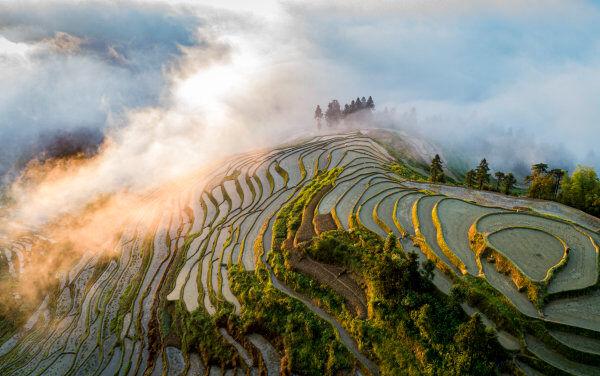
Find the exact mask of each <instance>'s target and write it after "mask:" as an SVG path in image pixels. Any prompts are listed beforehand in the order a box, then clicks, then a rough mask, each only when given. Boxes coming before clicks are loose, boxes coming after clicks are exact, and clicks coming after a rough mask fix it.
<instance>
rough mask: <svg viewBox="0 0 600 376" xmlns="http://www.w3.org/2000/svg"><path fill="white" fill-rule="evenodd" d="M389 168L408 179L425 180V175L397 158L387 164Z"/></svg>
mask: <svg viewBox="0 0 600 376" xmlns="http://www.w3.org/2000/svg"><path fill="white" fill-rule="evenodd" d="M389 168H390V170H392V172H394V173H396V174H398V175H399V176H401V177H403V178H405V179H408V180H416V181H427V177H426V176H425V175H423V174H421V173H419V172H417V171H415V170H414V169H412V168H410V167H409V166H408V165H406V164H405V163H403V162H401V161H400V160H399V159H398V160H397V161H396V162H394V163H392V164H390V165H389Z"/></svg>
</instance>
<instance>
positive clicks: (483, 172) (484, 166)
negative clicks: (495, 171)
mask: <svg viewBox="0 0 600 376" xmlns="http://www.w3.org/2000/svg"><path fill="white" fill-rule="evenodd" d="M489 171H490V166H488V163H487V161H486V160H485V158H483V159H482V160H481V162H479V166H477V169H475V181H476V182H477V188H478V189H483V187H484V185H485V184H489V182H490V174H489Z"/></svg>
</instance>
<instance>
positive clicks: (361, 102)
mask: <svg viewBox="0 0 600 376" xmlns="http://www.w3.org/2000/svg"><path fill="white" fill-rule="evenodd" d="M374 109H375V102H374V101H373V98H372V97H371V96H369V98H368V99H367V98H365V97H362V98H359V97H356V99H353V100H352V101H351V102H350V103H347V104H345V105H344V109H342V107H341V105H340V102H338V100H337V99H333V100H332V101H331V102H329V103H328V104H327V110H325V112H323V110H322V109H321V106H319V105H317V108H316V109H315V116H314V118H315V121H316V124H317V128H319V129H320V128H321V124H322V121H323V119H325V121H326V122H327V126H328V127H333V126H335V125H337V124H339V123H340V121H342V120H343V119H345V118H347V117H349V116H350V115H352V114H355V113H358V112H361V111H364V110H369V111H373V110H374Z"/></svg>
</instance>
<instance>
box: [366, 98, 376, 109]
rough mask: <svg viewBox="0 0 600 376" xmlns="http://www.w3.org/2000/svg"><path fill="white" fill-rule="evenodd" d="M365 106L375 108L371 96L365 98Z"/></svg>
mask: <svg viewBox="0 0 600 376" xmlns="http://www.w3.org/2000/svg"><path fill="white" fill-rule="evenodd" d="M367 108H368V109H369V110H371V111H373V110H374V109H375V102H373V98H372V97H371V96H369V99H367Z"/></svg>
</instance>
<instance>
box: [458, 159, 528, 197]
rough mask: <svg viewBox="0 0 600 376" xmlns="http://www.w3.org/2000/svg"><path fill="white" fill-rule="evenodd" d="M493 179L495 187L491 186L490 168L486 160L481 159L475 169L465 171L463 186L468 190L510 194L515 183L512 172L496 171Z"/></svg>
mask: <svg viewBox="0 0 600 376" xmlns="http://www.w3.org/2000/svg"><path fill="white" fill-rule="evenodd" d="M494 177H495V178H496V183H495V185H491V174H490V166H489V164H488V162H487V160H486V159H485V158H483V159H482V160H481V162H479V165H478V166H477V167H476V168H474V169H472V170H469V171H467V173H466V175H465V185H466V186H467V187H469V188H477V189H485V190H490V191H497V192H503V193H505V194H510V192H511V190H512V189H513V188H514V187H515V184H516V183H517V179H516V178H515V176H514V175H513V173H512V172H509V173H504V172H502V171H496V172H495V173H494Z"/></svg>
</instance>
